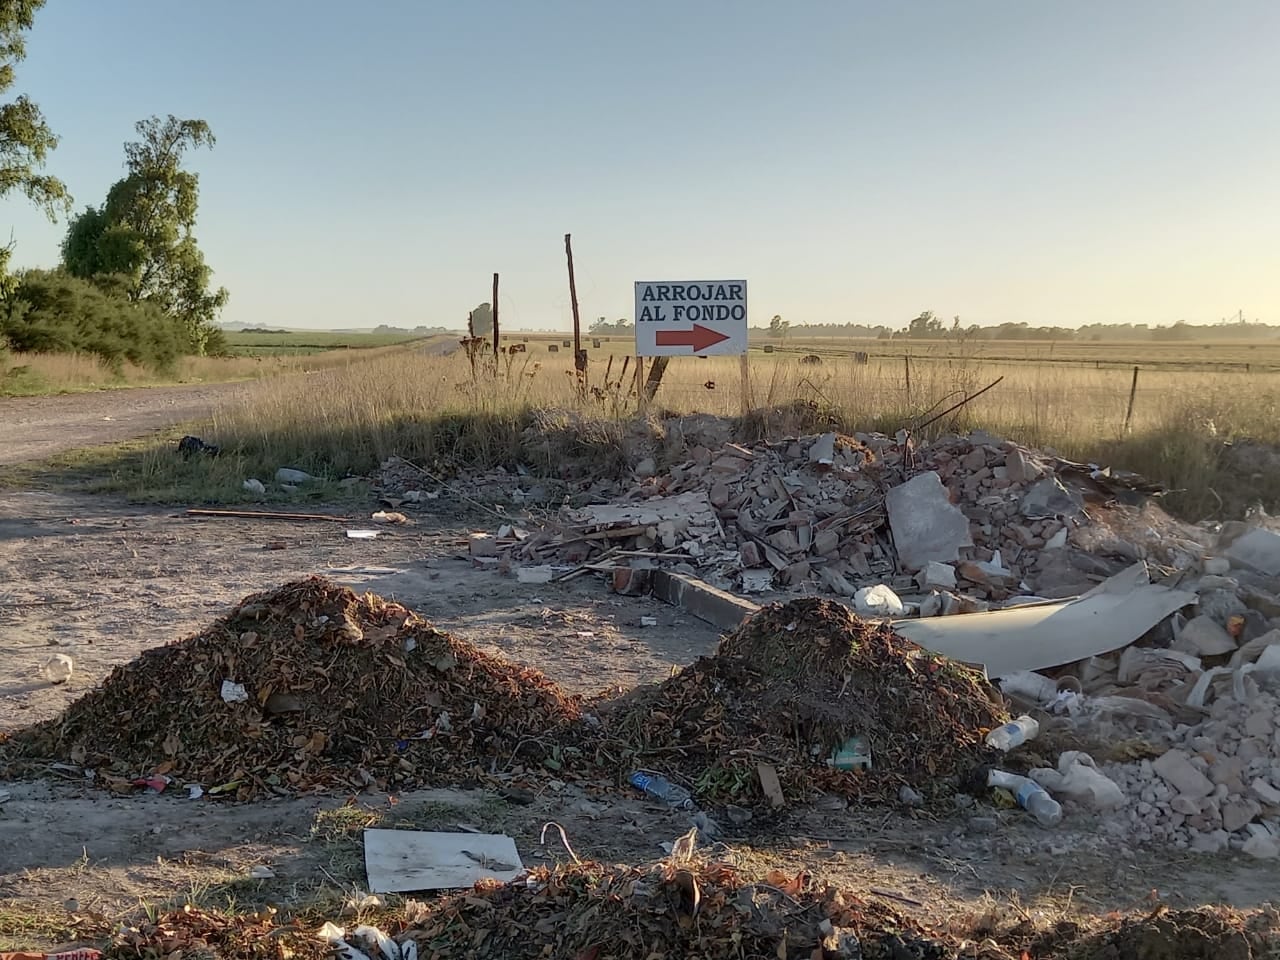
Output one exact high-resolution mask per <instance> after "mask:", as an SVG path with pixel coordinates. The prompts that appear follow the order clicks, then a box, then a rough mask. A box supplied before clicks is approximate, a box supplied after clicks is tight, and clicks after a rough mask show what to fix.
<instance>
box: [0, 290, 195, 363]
mask: <svg viewBox="0 0 1280 960" xmlns="http://www.w3.org/2000/svg"><path fill="white" fill-rule="evenodd" d="M0 335H3V337H4V339H5V340H6V341H7V343H8V345H9V347H10V348H11V349H13V350H16V351H21V352H27V353H88V354H93V355H94V356H96V357H99V358H101V360H102V361H103V362H104V363H106V364H108V365H109V366H111V367H113V368H117V369H118V368H120V367H121V366H123V364H124V362H125V361H126V360H128V361H130V362H131V363H135V364H138V365H139V366H146V367H151V368H153V369H156V370H165V369H168V368H169V367H171V366H172V365H173V363H174V362H175V361H176V360H177V359H178V357H179V356H180V355H182V353H184V352H185V348H186V337H185V335H184V333H183V332H182V331H181V330H180V329H179V328H178V326H177V325H176V324H175V323H174V322H173V321H172V320H171V319H170V318H169V317H167V316H166V315H165V314H164V312H163V311H161V310H160V309H159V308H158V307H155V306H153V305H152V304H149V303H134V302H132V301H130V300H128V299H127V298H125V297H123V296H121V295H120V294H119V293H117V292H115V291H114V290H112V289H111V287H110V285H109V284H103V285H95V284H94V283H90V282H89V281H87V280H81V279H79V278H76V277H73V276H70V275H69V274H67V273H64V272H63V271H61V270H27V271H25V272H23V273H20V274H18V275H17V276H16V277H15V282H14V284H13V285H12V289H11V290H10V291H9V293H8V294H7V295H6V296H5V297H4V298H3V299H2V300H0Z"/></svg>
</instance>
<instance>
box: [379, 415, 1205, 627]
mask: <svg viewBox="0 0 1280 960" xmlns="http://www.w3.org/2000/svg"><path fill="white" fill-rule="evenodd" d="M686 421H688V422H686ZM712 421H714V422H712ZM658 432H659V433H661V435H662V438H663V439H662V442H661V449H658V447H657V446H656V445H655V443H649V444H648V445H647V446H645V445H643V444H641V445H638V446H637V450H638V451H639V452H640V453H642V454H643V455H640V456H637V457H634V458H632V460H633V461H634V462H633V464H632V467H633V469H632V473H631V475H630V476H629V477H627V478H626V479H623V480H617V479H611V478H609V477H604V476H595V477H592V478H590V479H584V480H583V481H582V482H581V483H579V485H578V486H577V491H578V497H577V498H576V499H577V501H578V502H582V501H583V500H585V501H586V503H585V505H583V506H580V507H577V508H568V507H566V508H565V509H563V510H562V511H561V512H560V515H559V516H558V518H557V520H558V524H552V523H547V524H545V525H544V531H543V533H542V534H538V535H536V536H534V537H533V538H532V539H531V540H524V541H521V542H520V543H519V544H518V545H517V546H515V548H514V549H510V550H507V549H504V552H503V559H504V560H506V561H507V562H508V564H509V565H510V566H518V565H521V564H525V563H539V564H541V563H546V562H549V561H551V562H555V563H559V564H571V565H579V564H583V565H591V566H593V567H606V566H619V565H622V566H628V565H630V566H644V565H654V564H658V565H663V566H680V565H685V566H687V568H688V569H687V571H686V572H694V573H697V574H698V575H699V576H701V577H703V578H704V579H706V580H708V581H710V582H711V583H712V584H714V585H715V586H718V587H721V588H726V589H737V590H741V591H742V592H746V593H758V592H766V591H772V590H778V591H790V592H812V591H814V590H817V591H820V592H824V593H831V594H836V595H840V596H845V597H853V596H854V595H855V594H856V593H857V592H858V591H859V590H860V589H865V588H870V587H874V586H877V585H884V586H885V587H887V588H888V589H890V590H892V591H894V592H895V593H913V594H916V595H917V596H916V599H915V600H914V601H913V603H912V605H911V606H912V607H914V608H921V607H923V609H921V610H920V612H921V613H923V614H925V615H930V614H940V613H969V612H975V611H978V610H983V609H987V608H988V607H989V606H990V604H991V603H992V602H1001V601H1004V600H1006V599H1008V598H1009V597H1012V596H1017V595H1025V594H1027V593H1030V592H1032V591H1033V590H1034V589H1035V587H1036V585H1037V581H1038V580H1040V579H1047V580H1049V581H1051V587H1052V589H1051V590H1050V591H1048V592H1045V593H1044V594H1043V595H1045V596H1070V595H1073V594H1075V593H1079V592H1082V591H1083V590H1085V589H1087V588H1088V587H1089V586H1090V585H1091V580H1090V578H1091V577H1092V582H1096V581H1097V579H1100V578H1105V577H1106V576H1109V575H1110V574H1112V573H1115V572H1116V571H1117V570H1118V569H1120V568H1122V567H1123V566H1125V565H1126V564H1127V563H1129V562H1132V560H1133V559H1134V557H1133V556H1132V555H1133V554H1134V553H1141V554H1142V555H1143V556H1144V557H1145V556H1147V555H1149V553H1148V551H1145V550H1143V549H1140V548H1137V547H1131V546H1128V545H1127V543H1126V544H1122V545H1119V546H1117V538H1116V537H1114V536H1098V537H1094V538H1093V539H1092V540H1089V541H1087V543H1088V544H1089V547H1088V549H1090V550H1092V551H1093V552H1096V553H1101V554H1103V555H1105V556H1106V557H1107V559H1106V560H1096V561H1094V560H1090V561H1088V562H1087V563H1086V564H1085V567H1084V568H1083V569H1081V568H1079V567H1078V566H1077V565H1075V564H1076V563H1077V560H1078V556H1080V555H1083V554H1084V548H1083V547H1082V548H1080V549H1077V548H1076V545H1075V543H1074V542H1073V538H1075V537H1077V536H1078V535H1080V531H1082V530H1084V529H1086V528H1087V527H1088V526H1089V525H1090V524H1091V522H1092V518H1091V516H1090V514H1089V513H1088V512H1087V511H1086V504H1090V503H1099V502H1103V503H1115V502H1116V501H1117V500H1125V499H1140V498H1142V497H1145V496H1147V495H1150V494H1153V493H1156V492H1158V490H1157V489H1156V488H1155V487H1153V486H1152V485H1150V484H1147V483H1146V482H1145V481H1143V480H1142V479H1141V478H1140V477H1136V476H1134V475H1127V474H1118V473H1116V472H1114V471H1105V470H1100V469H1098V468H1095V467H1092V466H1089V465H1082V464H1075V463H1072V462H1070V461H1066V460H1062V459H1060V458H1057V457H1055V456H1052V455H1048V454H1044V453H1038V452H1035V451H1031V450H1028V449H1026V448H1024V447H1020V446H1018V445H1017V444H1014V443H1010V442H1006V441H1001V440H997V439H995V438H993V437H990V436H987V435H986V434H981V433H979V434H974V435H972V436H970V437H965V438H959V437H950V438H945V439H943V440H941V441H938V442H937V443H934V444H931V445H929V446H927V447H923V448H919V449H917V448H916V447H915V446H914V444H913V442H912V441H911V440H910V438H909V437H907V435H906V434H905V433H901V434H899V435H898V437H896V438H890V437H886V436H883V435H879V434H856V435H854V436H843V435H841V434H838V433H834V432H832V433H824V434H814V435H809V436H802V437H794V438H790V439H785V440H781V441H777V442H767V441H761V442H756V443H749V444H743V443H737V442H734V441H733V440H732V439H730V437H731V430H730V429H729V426H728V424H727V422H724V421H717V420H715V419H714V418H707V417H697V418H673V419H672V420H669V421H663V424H662V428H661V430H660V431H658ZM660 462H662V463H663V464H664V465H665V468H661V467H660V465H659V464H660ZM384 473H385V471H384ZM419 479H420V478H419ZM405 482H408V480H406V481H405ZM465 483H466V488H467V490H468V491H471V492H475V491H485V492H486V496H485V497H482V499H488V494H493V493H495V492H497V491H500V490H503V489H506V490H508V492H509V495H510V501H509V502H512V503H517V504H521V503H523V504H528V503H531V502H532V500H531V494H530V490H529V488H530V487H533V486H535V485H534V484H533V483H532V481H531V480H530V479H529V478H528V477H524V476H521V475H520V472H519V471H516V472H514V473H508V472H506V471H498V472H496V473H495V472H493V471H491V472H489V473H487V474H484V475H474V476H472V475H469V476H468V477H467V478H465ZM534 492H538V491H534ZM1154 513H1155V515H1156V520H1157V522H1159V521H1160V518H1163V520H1168V518H1167V517H1165V516H1164V514H1163V513H1162V512H1160V511H1159V510H1158V508H1156V509H1155V511H1154ZM1169 522H1170V523H1173V522H1174V521H1169ZM1189 542H1190V541H1189ZM1085 543H1086V541H1085V540H1081V544H1082V545H1083V544H1085ZM505 546H509V545H504V547H505ZM1068 548H1070V549H1068ZM1201 552H1202V551H1201V549H1200V547H1199V546H1198V545H1197V544H1195V543H1190V552H1189V553H1188V554H1187V555H1188V556H1190V557H1198V556H1199V555H1200V553H1201Z"/></svg>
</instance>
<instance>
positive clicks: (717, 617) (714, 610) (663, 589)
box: [653, 570, 760, 630]
mask: <svg viewBox="0 0 1280 960" xmlns="http://www.w3.org/2000/svg"><path fill="white" fill-rule="evenodd" d="M653 595H654V596H655V597H657V598H658V599H659V600H662V601H663V602H665V603H669V604H671V605H672V606H673V607H679V608H680V609H681V610H684V611H686V612H687V613H689V614H692V615H693V616H695V617H697V618H698V619H699V620H703V621H706V622H707V623H709V624H711V625H712V626H714V627H718V628H719V629H721V630H737V629H738V627H740V626H742V622H743V621H744V620H746V619H747V618H748V617H750V616H752V615H753V614H755V613H757V612H759V610H760V607H759V606H758V605H757V604H754V603H752V602H751V601H750V600H743V599H742V598H741V597H735V596H734V595H733V594H731V593H727V592H725V591H724V590H717V589H716V588H715V587H713V586H711V585H710V584H708V583H704V582H703V581H701V580H699V579H698V578H697V577H690V576H686V575H684V574H681V573H673V572H672V571H670V570H655V571H654V572H653Z"/></svg>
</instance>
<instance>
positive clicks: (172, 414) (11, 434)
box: [0, 383, 248, 466]
mask: <svg viewBox="0 0 1280 960" xmlns="http://www.w3.org/2000/svg"><path fill="white" fill-rule="evenodd" d="M247 386H248V384H245V383H215V384H199V385H195V386H187V387H139V388H135V389H127V390H101V391H97V392H94V393H73V394H64V395H60V396H54V397H4V398H0V466H7V465H10V464H15V463H23V462H26V461H31V460H43V459H44V458H46V457H50V456H53V455H54V454H57V453H62V452H64V451H67V450H74V449H76V448H77V447H88V446H93V445H94V444H100V443H114V442H117V441H120V440H132V439H135V438H137V437H143V436H146V435H147V434H149V433H155V432H156V431H157V430H164V429H165V428H167V427H171V426H173V425H174V424H175V423H181V422H182V421H184V420H194V419H198V418H200V417H205V416H208V415H209V414H210V413H211V412H212V411H213V408H214V406H215V405H216V404H218V403H219V402H221V401H223V400H225V399H227V398H229V397H231V396H233V395H235V394H236V393H237V392H238V391H242V390H244V389H245V388H246V387H247Z"/></svg>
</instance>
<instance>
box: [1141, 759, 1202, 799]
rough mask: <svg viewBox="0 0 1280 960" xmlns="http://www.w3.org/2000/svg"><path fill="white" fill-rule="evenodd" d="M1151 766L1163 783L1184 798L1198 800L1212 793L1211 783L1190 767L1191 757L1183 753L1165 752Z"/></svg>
mask: <svg viewBox="0 0 1280 960" xmlns="http://www.w3.org/2000/svg"><path fill="white" fill-rule="evenodd" d="M1151 766H1152V769H1154V770H1155V772H1156V773H1158V774H1159V775H1160V777H1161V779H1162V780H1164V782H1165V783H1167V784H1168V785H1169V786H1171V787H1172V788H1173V789H1174V790H1177V791H1178V793H1179V794H1180V795H1182V796H1184V797H1187V798H1189V799H1191V800H1199V799H1201V798H1202V797H1207V796H1209V795H1210V794H1211V793H1213V781H1211V780H1210V779H1209V778H1208V777H1206V776H1205V775H1204V774H1203V773H1201V772H1200V771H1199V770H1197V769H1196V768H1195V767H1194V766H1192V765H1191V757H1190V756H1189V755H1188V754H1187V753H1186V752H1185V751H1182V750H1169V751H1166V752H1165V753H1164V754H1163V755H1162V756H1160V757H1159V758H1158V759H1156V760H1155V761H1153V762H1152V764H1151Z"/></svg>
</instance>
